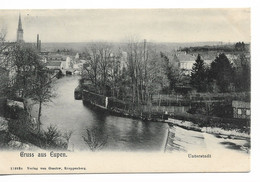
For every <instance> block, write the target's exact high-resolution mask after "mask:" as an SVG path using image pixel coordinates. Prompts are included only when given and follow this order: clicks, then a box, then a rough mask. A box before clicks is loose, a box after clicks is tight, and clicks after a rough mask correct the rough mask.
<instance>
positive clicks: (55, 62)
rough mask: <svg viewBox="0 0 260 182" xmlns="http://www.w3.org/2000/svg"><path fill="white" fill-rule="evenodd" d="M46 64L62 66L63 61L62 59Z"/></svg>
mask: <svg viewBox="0 0 260 182" xmlns="http://www.w3.org/2000/svg"><path fill="white" fill-rule="evenodd" d="M46 66H61V62H60V61H51V62H47V63H46Z"/></svg>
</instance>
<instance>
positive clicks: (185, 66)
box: [176, 52, 197, 75]
mask: <svg viewBox="0 0 260 182" xmlns="http://www.w3.org/2000/svg"><path fill="white" fill-rule="evenodd" d="M176 56H177V58H178V60H179V67H180V69H181V70H182V71H183V72H184V74H185V75H190V74H191V70H192V67H193V64H194V63H195V60H196V58H197V57H196V56H195V55H193V54H187V53H186V52H178V53H177V54H176Z"/></svg>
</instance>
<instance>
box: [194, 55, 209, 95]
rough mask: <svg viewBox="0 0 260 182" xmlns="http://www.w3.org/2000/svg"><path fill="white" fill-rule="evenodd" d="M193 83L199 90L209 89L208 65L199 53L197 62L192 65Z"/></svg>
mask: <svg viewBox="0 0 260 182" xmlns="http://www.w3.org/2000/svg"><path fill="white" fill-rule="evenodd" d="M191 85H192V86H193V87H194V88H196V89H197V91H198V92H204V91H206V90H207V75H206V67H205V64H204V61H203V60H202V59H201V57H200V55H198V57H197V59H196V62H195V63H194V64H193V67H192V71H191Z"/></svg>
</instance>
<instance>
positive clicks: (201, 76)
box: [190, 53, 251, 92]
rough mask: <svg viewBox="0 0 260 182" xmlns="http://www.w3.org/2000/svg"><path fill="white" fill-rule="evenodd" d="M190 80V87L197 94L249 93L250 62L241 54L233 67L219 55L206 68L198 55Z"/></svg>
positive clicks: (222, 54)
mask: <svg viewBox="0 0 260 182" xmlns="http://www.w3.org/2000/svg"><path fill="white" fill-rule="evenodd" d="M190 78H191V82H190V83H191V85H192V86H193V88H195V89H196V90H197V91H198V92H243V91H250V79H251V75H250V61H249V60H248V58H247V57H246V56H245V55H244V54H243V53H241V54H240V55H239V56H238V58H237V60H236V65H234V64H232V63H231V62H230V60H229V59H228V58H227V56H226V55H225V54H224V53H221V54H219V55H218V56H217V57H216V58H215V60H214V61H213V62H212V63H211V64H210V66H209V67H208V66H206V65H205V62H204V61H203V60H202V58H201V56H200V55H198V57H197V59H196V62H195V63H194V65H193V68H192V72H191V77H190Z"/></svg>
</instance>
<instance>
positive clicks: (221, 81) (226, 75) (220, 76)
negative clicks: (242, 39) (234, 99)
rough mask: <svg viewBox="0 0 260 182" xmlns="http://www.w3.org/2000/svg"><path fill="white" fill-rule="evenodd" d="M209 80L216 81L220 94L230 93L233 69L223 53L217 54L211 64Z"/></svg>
mask: <svg viewBox="0 0 260 182" xmlns="http://www.w3.org/2000/svg"><path fill="white" fill-rule="evenodd" d="M209 76H210V78H212V79H214V80H216V84H217V86H218V88H219V90H220V92H228V91H231V88H230V87H231V84H232V83H233V80H234V69H233V67H232V65H231V63H230V61H229V60H228V58H227V57H226V55H225V54H224V53H222V54H219V56H217V57H216V59H215V60H214V61H213V62H212V63H211V69H210V73H209Z"/></svg>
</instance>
